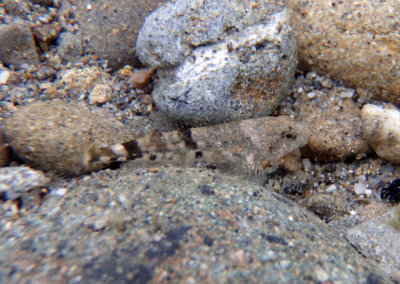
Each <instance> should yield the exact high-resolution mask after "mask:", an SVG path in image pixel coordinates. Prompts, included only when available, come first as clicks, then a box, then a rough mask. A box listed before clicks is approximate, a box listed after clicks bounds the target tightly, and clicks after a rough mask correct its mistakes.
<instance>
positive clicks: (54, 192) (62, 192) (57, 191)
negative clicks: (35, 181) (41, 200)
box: [51, 187, 67, 196]
mask: <svg viewBox="0 0 400 284" xmlns="http://www.w3.org/2000/svg"><path fill="white" fill-rule="evenodd" d="M66 193H67V189H66V188H64V187H61V188H56V189H54V190H52V191H51V195H55V196H64V195H65V194H66Z"/></svg>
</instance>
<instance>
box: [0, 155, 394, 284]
mask: <svg viewBox="0 0 400 284" xmlns="http://www.w3.org/2000/svg"><path fill="white" fill-rule="evenodd" d="M132 164H133V163H132ZM60 186H61V187H62V188H64V190H63V192H66V194H65V195H64V196H63V197H60V196H57V195H51V196H49V198H48V199H46V201H45V202H44V203H43V204H42V206H41V207H40V208H39V209H38V211H37V212H35V214H26V215H23V216H21V218H19V219H15V218H13V217H12V216H10V217H7V216H4V215H3V216H2V218H1V219H0V226H1V228H3V229H2V230H0V279H2V280H3V282H4V283H11V282H13V283H28V282H29V281H30V282H29V283H54V282H63V281H64V282H66V283H147V282H149V281H151V282H152V283H155V282H173V283H181V282H193V283H201V282H207V283H317V282H319V283H321V282H324V283H330V282H332V283H333V282H334V281H337V283H384V282H386V281H387V279H386V278H385V276H383V274H382V272H380V271H379V270H378V269H377V268H376V267H375V265H374V264H373V263H371V262H370V261H368V260H366V259H365V258H363V257H362V256H361V255H360V254H358V252H356V250H354V248H353V247H352V246H351V245H350V244H349V243H348V242H346V241H345V240H343V239H341V238H339V237H337V236H336V235H335V234H334V233H332V232H331V231H330V230H329V229H328V228H327V226H326V225H325V224H323V223H322V222H321V221H320V220H319V219H318V218H316V217H315V216H314V215H313V214H311V213H309V212H307V211H305V210H304V209H301V208H299V207H297V206H296V205H295V204H293V203H292V202H290V201H288V200H286V199H285V198H283V197H281V196H279V195H277V194H275V193H272V192H271V191H269V190H267V189H266V188H264V187H260V186H257V185H255V184H253V183H250V182H244V181H240V180H238V179H234V178H229V177H225V176H221V175H217V174H214V173H212V172H210V171H204V170H198V169H188V170H183V169H179V168H173V167H170V168H160V169H152V170H151V171H149V170H143V169H142V170H135V169H133V168H132V167H131V164H130V163H128V164H127V167H126V168H124V169H121V170H118V171H110V170H107V171H102V172H99V173H98V174H93V175H92V176H91V177H87V178H85V179H81V180H71V181H69V182H68V183H65V182H63V183H60V184H59V185H57V184H53V185H52V186H51V189H57V188H59V187H60ZM0 213H2V212H0ZM39 236H40V237H39ZM10 281H11V282H10ZM387 282H388V281H387Z"/></svg>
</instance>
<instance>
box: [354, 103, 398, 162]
mask: <svg viewBox="0 0 400 284" xmlns="http://www.w3.org/2000/svg"><path fill="white" fill-rule="evenodd" d="M361 120H362V129H363V135H364V138H365V139H366V140H367V142H368V144H369V145H370V146H371V147H372V148H373V149H374V151H375V153H376V154H377V155H378V156H379V157H381V158H383V159H385V160H388V161H390V162H393V163H400V111H399V110H398V109H397V108H395V107H394V106H393V105H387V106H385V108H382V107H379V106H376V105H372V104H366V105H364V106H363V108H362V110H361Z"/></svg>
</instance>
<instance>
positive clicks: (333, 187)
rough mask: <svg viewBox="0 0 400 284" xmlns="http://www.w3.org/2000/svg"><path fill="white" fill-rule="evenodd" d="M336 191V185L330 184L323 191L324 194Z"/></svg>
mask: <svg viewBox="0 0 400 284" xmlns="http://www.w3.org/2000/svg"><path fill="white" fill-rule="evenodd" d="M336 189H337V186H336V184H331V185H330V186H328V187H327V188H326V189H325V192H326V193H334V192H335V191H336Z"/></svg>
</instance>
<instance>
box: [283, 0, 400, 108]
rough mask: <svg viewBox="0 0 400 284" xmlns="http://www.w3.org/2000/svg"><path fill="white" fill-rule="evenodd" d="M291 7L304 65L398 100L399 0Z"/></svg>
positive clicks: (296, 2)
mask: <svg viewBox="0 0 400 284" xmlns="http://www.w3.org/2000/svg"><path fill="white" fill-rule="evenodd" d="M288 6H289V8H290V9H289V10H290V14H291V20H292V26H293V29H294V31H295V34H296V39H297V45H298V51H299V54H298V56H299V63H300V67H301V68H303V69H313V70H315V71H317V72H318V73H320V74H326V73H328V74H330V76H331V77H332V78H333V79H340V80H342V81H343V82H345V83H346V84H348V85H349V86H355V87H357V88H359V89H360V91H362V89H365V90H367V91H368V92H370V93H371V94H366V95H367V96H370V95H372V96H374V97H375V98H376V99H381V100H384V101H388V102H393V103H396V104H398V105H399V104H400V65H399V62H400V33H399V32H400V18H399V15H400V2H399V1H397V0H388V1H378V0H361V1H327V0H315V1H300V0H289V1H288ZM368 92H367V93H368Z"/></svg>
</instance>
